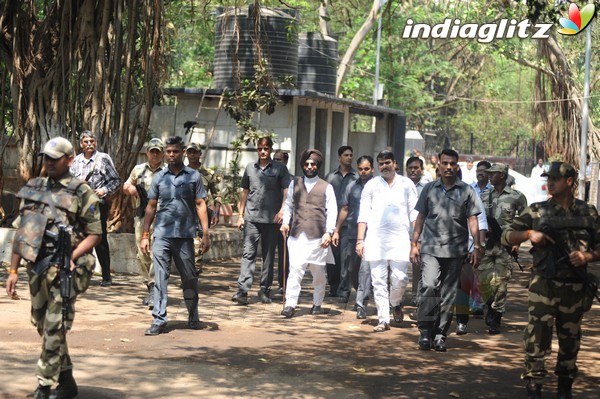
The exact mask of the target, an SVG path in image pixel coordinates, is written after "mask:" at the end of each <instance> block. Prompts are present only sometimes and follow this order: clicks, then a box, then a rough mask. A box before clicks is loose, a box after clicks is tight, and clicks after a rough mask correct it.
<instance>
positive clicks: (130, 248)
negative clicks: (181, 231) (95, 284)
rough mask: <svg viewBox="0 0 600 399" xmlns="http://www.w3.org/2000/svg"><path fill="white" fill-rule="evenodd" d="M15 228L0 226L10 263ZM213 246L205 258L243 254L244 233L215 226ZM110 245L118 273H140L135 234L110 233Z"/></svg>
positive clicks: (2, 256) (0, 255)
mask: <svg viewBox="0 0 600 399" xmlns="http://www.w3.org/2000/svg"><path fill="white" fill-rule="evenodd" d="M14 233H15V230H14V229H7V228H0V242H1V243H2V246H1V248H0V261H2V263H3V264H10V257H11V253H12V240H13V236H14ZM211 242H212V245H211V248H210V250H209V251H208V252H207V253H206V254H205V255H204V260H207V261H208V260H217V259H225V258H235V257H240V256H241V255H242V233H241V232H240V231H238V230H237V229H235V228H231V227H215V228H213V229H211ZM108 243H109V245H110V262H111V269H112V270H113V271H115V272H117V273H133V274H139V273H140V269H139V266H138V264H137V260H136V242H135V237H134V235H133V234H123V233H119V234H116V233H115V234H113V233H110V234H108ZM96 272H98V273H100V265H99V264H98V263H96Z"/></svg>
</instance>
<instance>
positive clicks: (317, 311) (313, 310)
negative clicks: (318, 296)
mask: <svg viewBox="0 0 600 399" xmlns="http://www.w3.org/2000/svg"><path fill="white" fill-rule="evenodd" d="M310 314H314V315H317V314H323V309H321V307H320V306H317V305H313V307H312V308H311V309H310Z"/></svg>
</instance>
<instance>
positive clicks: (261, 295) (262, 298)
mask: <svg viewBox="0 0 600 399" xmlns="http://www.w3.org/2000/svg"><path fill="white" fill-rule="evenodd" d="M258 297H259V298H260V301H261V302H262V303H271V302H272V301H271V298H269V294H268V292H267V291H265V290H260V291H258Z"/></svg>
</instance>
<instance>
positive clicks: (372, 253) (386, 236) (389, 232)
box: [358, 175, 418, 261]
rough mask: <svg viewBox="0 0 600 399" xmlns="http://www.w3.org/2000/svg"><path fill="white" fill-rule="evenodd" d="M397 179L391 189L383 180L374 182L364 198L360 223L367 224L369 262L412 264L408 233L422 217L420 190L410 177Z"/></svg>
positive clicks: (366, 238)
mask: <svg viewBox="0 0 600 399" xmlns="http://www.w3.org/2000/svg"><path fill="white" fill-rule="evenodd" d="M394 176H395V177H394V181H393V182H392V184H391V185H389V184H388V183H387V182H386V181H385V179H384V178H383V177H381V176H377V177H374V178H372V179H371V180H369V181H368V182H367V184H365V188H364V189H363V192H362V195H361V198H360V212H359V215H358V222H359V223H366V224H367V235H366V237H365V256H364V259H365V260H366V261H375V260H383V259H385V260H395V261H408V260H409V256H410V237H409V234H408V233H409V229H410V224H411V222H413V221H414V220H416V218H417V215H418V212H417V211H415V205H416V204H417V199H418V196H417V189H416V187H415V185H414V184H413V182H412V181H411V180H410V179H409V178H408V177H405V176H400V175H394Z"/></svg>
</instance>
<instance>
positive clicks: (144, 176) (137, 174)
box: [126, 162, 165, 208]
mask: <svg viewBox="0 0 600 399" xmlns="http://www.w3.org/2000/svg"><path fill="white" fill-rule="evenodd" d="M164 167H165V164H161V165H160V166H159V167H158V168H156V169H154V170H152V169H151V168H150V165H149V164H148V162H144V163H141V164H139V165H135V166H134V167H133V170H132V171H131V173H130V174H129V178H128V179H127V181H126V183H129V184H131V185H132V186H137V185H138V184H140V185H141V186H142V187H144V190H146V192H148V191H150V185H151V184H152V179H153V178H154V175H155V174H156V173H157V172H159V171H161V170H162V169H163V168H164ZM133 198H134V200H133V205H134V207H135V208H138V207H139V206H140V197H137V196H136V197H133Z"/></svg>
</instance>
